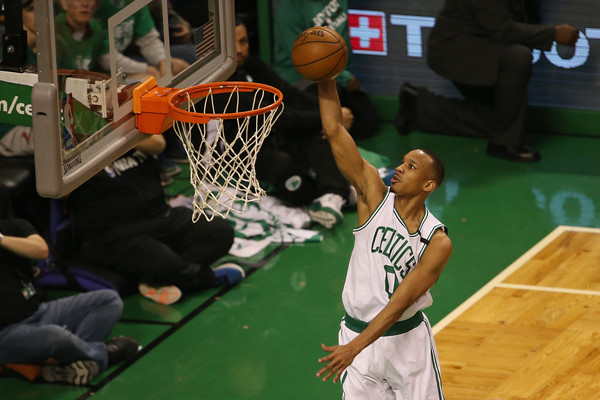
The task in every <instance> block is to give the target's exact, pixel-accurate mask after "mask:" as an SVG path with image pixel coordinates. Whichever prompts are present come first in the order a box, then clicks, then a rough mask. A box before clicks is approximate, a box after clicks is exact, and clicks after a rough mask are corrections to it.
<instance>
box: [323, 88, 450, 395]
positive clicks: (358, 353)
mask: <svg viewBox="0 0 600 400" xmlns="http://www.w3.org/2000/svg"><path fill="white" fill-rule="evenodd" d="M319 103H320V110H321V119H322V123H323V130H324V133H325V135H326V136H327V139H328V140H329V143H330V144H331V149H332V151H333V154H334V157H335V160H336V163H337V165H338V167H339V169H340V171H341V172H342V173H343V174H344V176H345V177H346V178H347V179H348V181H350V183H351V184H352V185H354V187H355V188H356V190H357V192H358V205H357V209H358V210H357V211H358V227H357V228H355V229H354V236H355V243H354V249H353V251H352V255H351V258H350V262H349V266H348V273H347V276H346V283H345V285H344V290H343V293H342V301H343V304H344V308H345V310H346V316H345V317H344V319H343V321H342V323H341V326H340V332H339V345H338V346H325V345H324V344H322V345H321V347H322V348H323V350H325V351H327V352H329V353H331V354H329V355H327V356H325V357H322V358H320V359H319V362H320V363H327V364H326V365H325V366H324V367H323V368H321V370H320V371H319V372H318V373H317V376H319V377H321V376H323V381H326V380H327V379H329V378H330V377H331V376H333V377H334V378H333V381H334V382H337V381H338V380H339V379H340V377H341V380H342V388H343V391H344V398H345V399H348V400H351V399H360V400H365V399H405V400H409V399H412V400H415V399H419V400H432V399H436V400H439V399H443V398H444V395H443V393H442V386H441V381H440V369H439V362H438V356H437V350H436V347H435V343H434V340H433V335H432V333H431V327H430V324H429V321H428V320H427V317H426V316H425V314H423V312H422V311H421V310H422V309H424V308H426V307H428V306H430V305H431V304H432V297H431V295H430V294H429V289H430V288H431V287H432V286H433V285H434V284H435V282H436V281H437V280H438V278H439V276H440V274H441V273H442V270H443V269H444V266H445V265H446V262H447V261H448V259H449V257H450V254H451V253H452V243H451V241H450V239H449V238H448V236H447V235H446V227H445V226H444V225H443V224H442V223H441V222H440V221H438V220H437V219H436V218H435V217H434V216H433V215H432V214H431V213H430V212H429V210H428V209H427V208H426V207H425V199H426V198H427V196H428V195H429V194H430V193H431V192H433V191H434V190H435V189H436V188H438V187H439V186H440V184H441V183H442V180H443V178H444V166H443V164H442V162H441V161H440V160H439V159H438V157H437V156H436V155H434V154H432V153H431V152H429V151H427V150H422V149H416V150H412V151H410V152H408V153H407V154H406V155H405V156H404V159H403V160H402V164H400V165H399V166H398V167H396V169H395V171H396V173H395V174H394V176H393V178H392V183H391V186H390V187H389V188H388V187H386V186H385V184H384V183H383V182H382V180H381V178H380V177H379V174H378V173H377V170H376V168H375V167H373V166H372V165H370V164H369V163H367V162H366V161H365V160H364V159H363V158H362V157H361V156H360V153H359V152H358V149H357V147H356V144H355V143H354V141H353V139H352V138H351V136H350V134H349V133H348V132H347V131H346V129H344V127H343V126H342V124H341V120H340V118H341V110H340V102H339V98H338V95H337V91H336V88H335V82H334V81H332V80H330V81H323V82H319Z"/></svg>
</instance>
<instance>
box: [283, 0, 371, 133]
mask: <svg viewBox="0 0 600 400" xmlns="http://www.w3.org/2000/svg"><path fill="white" fill-rule="evenodd" d="M313 26H327V27H329V28H331V29H334V30H335V31H336V32H338V33H339V34H340V35H341V36H342V37H343V38H344V41H345V42H346V45H347V46H348V64H347V65H351V64H352V60H353V54H352V49H351V47H350V34H349V30H348V0H281V1H280V2H279V4H278V5H277V8H276V10H275V18H274V21H273V33H274V37H275V46H274V55H273V69H274V70H275V72H277V73H278V74H279V75H280V76H281V77H282V78H284V79H285V80H287V81H288V82H290V83H292V84H294V85H297V86H299V87H300V88H303V89H304V88H305V90H308V91H311V92H313V93H315V94H316V90H317V86H316V84H314V83H313V82H310V81H307V80H306V79H305V78H303V77H302V76H301V75H300V74H299V73H298V71H296V68H295V67H294V64H293V62H292V48H293V46H294V42H295V41H296V39H297V37H298V35H299V34H300V33H302V32H303V31H305V30H306V29H308V28H311V27H313ZM336 83H337V86H338V92H339V96H340V101H341V102H342V106H343V107H348V108H349V109H350V110H351V111H352V113H353V114H354V123H353V125H352V128H351V129H350V134H351V135H352V136H353V137H354V138H355V139H360V138H365V137H369V136H372V135H373V134H375V131H376V129H377V116H376V111H375V107H374V106H373V104H372V102H371V100H370V98H369V95H368V94H367V93H365V92H364V91H363V90H362V89H361V86H360V82H359V81H358V79H357V78H356V77H355V76H354V75H353V74H352V73H351V72H350V71H349V70H348V69H347V68H346V70H344V71H343V72H342V73H341V74H340V75H339V76H338V77H337V78H336Z"/></svg>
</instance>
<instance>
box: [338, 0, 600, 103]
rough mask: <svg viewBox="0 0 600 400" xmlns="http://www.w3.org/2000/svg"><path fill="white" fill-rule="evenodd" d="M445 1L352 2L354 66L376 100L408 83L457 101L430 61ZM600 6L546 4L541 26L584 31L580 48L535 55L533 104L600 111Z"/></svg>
mask: <svg viewBox="0 0 600 400" xmlns="http://www.w3.org/2000/svg"><path fill="white" fill-rule="evenodd" d="M442 6H443V0H405V1H396V0H349V2H348V7H349V10H348V26H349V31H350V37H351V45H352V48H353V51H354V62H353V64H352V65H351V66H350V67H349V68H350V70H351V71H352V72H353V73H354V74H355V75H356V77H357V78H358V79H359V81H360V82H361V85H362V86H363V88H364V89H365V90H366V91H367V92H368V93H370V94H372V95H382V96H397V95H398V91H399V89H400V87H401V86H402V84H403V83H404V82H410V83H412V84H413V85H416V86H425V87H427V88H429V89H430V90H432V91H434V92H436V93H439V94H443V95H448V96H452V97H458V96H460V95H459V94H458V91H457V90H456V89H455V88H454V86H453V85H452V83H450V82H448V81H446V80H445V79H443V78H441V77H439V76H438V75H436V74H435V73H434V72H433V71H431V70H430V69H429V67H428V66H427V62H426V56H427V38H428V35H429V32H430V30H431V27H433V25H434V24H435V18H436V16H437V14H438V13H439V11H440V9H441V8H442ZM598 15H600V2H598V1H596V0H582V1H578V2H575V3H574V2H562V1H559V0H545V1H543V2H542V9H541V18H542V24H548V25H558V24H561V23H568V24H570V25H573V26H575V27H577V28H579V30H580V36H579V40H578V41H577V44H576V47H575V49H574V50H573V49H569V48H564V47H563V46H557V45H556V43H554V46H553V47H552V49H550V50H548V51H539V50H533V63H534V67H533V75H532V78H531V82H530V85H529V104H530V105H534V106H542V107H558V108H576V109H587V110H600V19H598Z"/></svg>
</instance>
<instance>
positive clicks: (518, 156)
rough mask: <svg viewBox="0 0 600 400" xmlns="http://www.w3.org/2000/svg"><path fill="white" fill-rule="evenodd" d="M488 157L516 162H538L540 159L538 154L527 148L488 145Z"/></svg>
mask: <svg viewBox="0 0 600 400" xmlns="http://www.w3.org/2000/svg"><path fill="white" fill-rule="evenodd" d="M487 153H488V155H490V156H492V157H498V158H504V159H506V160H510V161H518V162H538V161H540V159H541V158H542V157H541V156H540V153H538V152H537V151H536V150H534V149H532V148H531V147H527V146H502V145H500V144H494V143H488V147H487Z"/></svg>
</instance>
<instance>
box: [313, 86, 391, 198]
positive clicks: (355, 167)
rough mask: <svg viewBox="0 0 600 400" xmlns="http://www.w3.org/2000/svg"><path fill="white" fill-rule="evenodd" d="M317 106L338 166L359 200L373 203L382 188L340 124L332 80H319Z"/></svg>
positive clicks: (336, 96) (380, 193)
mask: <svg viewBox="0 0 600 400" xmlns="http://www.w3.org/2000/svg"><path fill="white" fill-rule="evenodd" d="M319 106H320V110H321V123H322V125H323V133H324V134H325V136H326V137H327V140H328V141H329V144H330V145H331V151H332V153H333V156H334V158H335V161H336V163H337V166H338V168H339V169H340V171H341V172H342V174H344V176H345V177H346V179H348V181H349V182H350V183H351V184H352V185H353V186H354V187H355V188H356V191H357V193H358V195H359V202H360V200H363V201H365V202H366V203H369V204H370V203H371V202H372V203H376V204H375V206H376V205H377V204H378V203H379V201H381V198H382V197H383V195H384V193H385V190H386V187H385V184H384V183H383V181H382V180H381V178H380V177H379V174H378V172H377V169H376V168H375V167H374V166H372V165H371V164H369V163H368V162H367V161H366V160H364V159H363V158H362V156H361V155H360V152H359V151H358V148H357V147H356V143H354V139H352V136H350V134H349V133H348V131H347V130H346V129H345V128H344V126H343V125H342V108H341V105H340V100H339V97H338V93H337V89H336V86H335V81H334V80H325V81H320V82H319ZM367 195H368V196H367ZM361 197H362V199H361ZM367 197H368V199H367Z"/></svg>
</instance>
